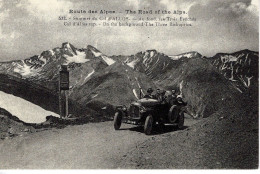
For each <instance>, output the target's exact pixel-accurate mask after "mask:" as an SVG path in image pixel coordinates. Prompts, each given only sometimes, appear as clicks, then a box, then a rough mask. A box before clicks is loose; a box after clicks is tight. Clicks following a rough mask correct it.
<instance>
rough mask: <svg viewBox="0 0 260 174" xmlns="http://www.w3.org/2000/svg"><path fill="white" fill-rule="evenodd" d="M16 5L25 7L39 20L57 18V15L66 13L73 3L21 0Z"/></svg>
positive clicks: (53, 0)
mask: <svg viewBox="0 0 260 174" xmlns="http://www.w3.org/2000/svg"><path fill="white" fill-rule="evenodd" d="M17 7H22V8H25V9H26V10H27V11H28V12H29V13H30V14H31V15H33V16H35V17H36V18H37V19H39V20H45V21H50V20H57V18H58V16H60V15H64V14H68V11H69V9H70V8H73V3H72V2H70V1H64V0H63V1H61V0H44V1H41V0H21V1H20V3H18V4H17Z"/></svg>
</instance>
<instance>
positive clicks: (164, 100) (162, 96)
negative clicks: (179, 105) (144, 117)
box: [159, 90, 167, 104]
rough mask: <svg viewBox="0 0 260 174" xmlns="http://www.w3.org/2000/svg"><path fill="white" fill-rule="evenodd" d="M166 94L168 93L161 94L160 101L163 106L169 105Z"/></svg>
mask: <svg viewBox="0 0 260 174" xmlns="http://www.w3.org/2000/svg"><path fill="white" fill-rule="evenodd" d="M165 94H166V91H165V90H163V91H162V92H161V96H160V100H159V101H160V102H161V103H162V104H166V103H167V96H166V95H165Z"/></svg>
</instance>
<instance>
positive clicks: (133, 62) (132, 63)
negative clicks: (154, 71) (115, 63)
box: [127, 59, 138, 69]
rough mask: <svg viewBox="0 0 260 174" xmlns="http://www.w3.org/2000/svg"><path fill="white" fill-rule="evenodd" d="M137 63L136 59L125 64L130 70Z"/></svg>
mask: <svg viewBox="0 0 260 174" xmlns="http://www.w3.org/2000/svg"><path fill="white" fill-rule="evenodd" d="M137 63H138V59H135V60H133V61H131V62H129V63H127V65H128V66H129V67H131V68H133V69H134V68H135V65H136V64H137Z"/></svg>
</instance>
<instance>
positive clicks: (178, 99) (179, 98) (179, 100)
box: [175, 96, 187, 106]
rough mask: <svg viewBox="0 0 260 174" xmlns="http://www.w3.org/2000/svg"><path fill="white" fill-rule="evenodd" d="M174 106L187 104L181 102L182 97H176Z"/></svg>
mask: <svg viewBox="0 0 260 174" xmlns="http://www.w3.org/2000/svg"><path fill="white" fill-rule="evenodd" d="M175 105H177V106H186V105H187V103H186V102H184V101H183V100H182V97H180V96H178V97H177V100H176V102H175Z"/></svg>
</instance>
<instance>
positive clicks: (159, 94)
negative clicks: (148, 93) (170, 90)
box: [155, 88, 161, 100]
mask: <svg viewBox="0 0 260 174" xmlns="http://www.w3.org/2000/svg"><path fill="white" fill-rule="evenodd" d="M155 98H156V99H157V100H160V98H161V90H160V89H159V88H158V89H157V90H156V94H155Z"/></svg>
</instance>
